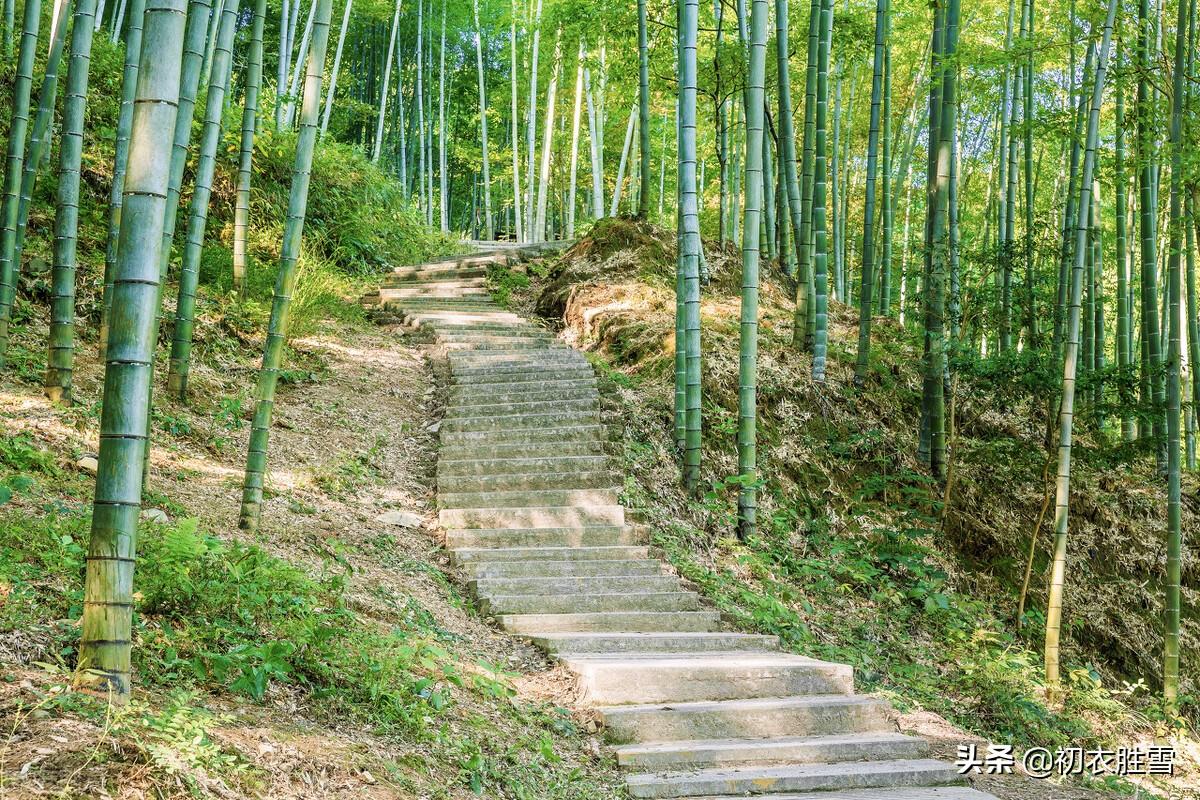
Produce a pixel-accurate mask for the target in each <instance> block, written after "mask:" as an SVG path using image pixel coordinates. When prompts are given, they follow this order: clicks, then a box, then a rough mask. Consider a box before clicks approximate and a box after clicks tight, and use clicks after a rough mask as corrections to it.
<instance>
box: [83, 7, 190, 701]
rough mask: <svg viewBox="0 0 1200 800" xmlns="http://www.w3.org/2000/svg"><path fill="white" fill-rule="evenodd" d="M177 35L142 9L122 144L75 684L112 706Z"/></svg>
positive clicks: (123, 663)
mask: <svg viewBox="0 0 1200 800" xmlns="http://www.w3.org/2000/svg"><path fill="white" fill-rule="evenodd" d="M183 28H184V0H149V2H148V3H147V7H146V14H145V30H144V33H143V38H144V40H145V43H146V46H145V47H144V48H142V54H141V59H140V62H139V67H138V86H137V93H136V99H135V102H134V111H133V124H132V126H131V130H132V133H131V134H130V142H129V160H130V163H132V164H139V165H143V166H144V168H142V169H136V170H133V171H131V172H130V173H129V175H128V177H127V179H126V182H125V189H124V193H125V202H124V213H123V219H122V225H121V238H120V242H119V243H118V246H117V264H116V270H115V274H114V276H113V291H112V298H113V327H112V330H111V331H110V337H109V346H108V353H107V356H106V359H107V360H106V364H105V371H104V390H103V394H102V402H101V415H100V453H99V458H98V460H99V463H100V468H99V470H98V471H97V474H96V491H95V500H94V501H93V505H92V524H91V539H90V541H89V543H88V558H87V566H86V571H85V576H84V590H83V594H84V602H83V624H82V635H81V637H80V644H79V662H78V666H77V667H76V672H75V682H76V684H79V685H84V686H89V687H92V688H94V689H96V690H97V691H103V692H111V693H112V694H113V695H114V696H115V697H116V698H117V699H119V700H123V699H125V698H127V697H128V696H129V689H130V646H131V638H132V622H133V599H134V598H133V568H134V560H135V558H136V557H137V528H138V515H139V512H140V510H141V499H142V462H143V454H144V452H145V450H146V448H147V442H146V441H145V440H146V432H147V431H148V430H149V428H150V420H149V408H150V404H149V394H150V383H151V379H152V377H153V353H154V346H155V343H156V339H155V336H154V332H155V330H156V327H157V326H156V320H157V316H158V308H157V303H158V300H159V296H160V292H159V288H158V281H159V268H158V265H159V260H160V259H159V254H158V248H159V247H161V246H162V241H163V237H162V225H163V220H164V216H165V215H164V210H165V205H166V199H165V196H166V192H167V181H168V177H169V167H168V164H169V159H168V158H167V155H168V151H167V146H166V142H168V141H169V137H170V136H171V133H172V131H173V130H174V128H175V114H176V105H175V104H176V101H177V100H178V97H179V73H180V69H179V66H180V59H181V55H182V46H181V45H182V42H183Z"/></svg>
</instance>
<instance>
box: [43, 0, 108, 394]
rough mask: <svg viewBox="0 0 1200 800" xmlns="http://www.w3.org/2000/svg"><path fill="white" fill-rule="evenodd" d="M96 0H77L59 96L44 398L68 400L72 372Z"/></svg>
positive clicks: (73, 367) (73, 366)
mask: <svg viewBox="0 0 1200 800" xmlns="http://www.w3.org/2000/svg"><path fill="white" fill-rule="evenodd" d="M95 14H96V0H79V1H78V2H77V3H76V5H75V23H74V26H73V27H72V29H71V60H70V62H69V63H68V65H67V84H66V95H65V96H64V97H63V115H62V143H61V144H60V145H59V162H58V203H57V207H56V209H55V214H54V267H53V277H52V279H51V281H52V283H53V298H52V299H51V301H50V344H49V348H48V349H49V352H48V354H47V357H46V380H45V388H46V396H47V397H49V398H50V399H51V400H53V401H56V402H57V401H62V402H70V399H71V376H72V373H73V372H74V369H75V266H76V263H77V260H76V248H77V245H78V242H79V178H80V172H81V171H82V168H83V167H82V165H83V126H84V117H85V114H86V111H87V89H88V72H89V71H90V69H91V63H92V40H93V38H94V36H95V28H94V26H93V25H92V22H93V20H94V18H95Z"/></svg>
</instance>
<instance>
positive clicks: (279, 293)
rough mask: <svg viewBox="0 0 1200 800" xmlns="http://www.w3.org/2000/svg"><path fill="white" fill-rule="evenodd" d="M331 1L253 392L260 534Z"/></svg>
mask: <svg viewBox="0 0 1200 800" xmlns="http://www.w3.org/2000/svg"><path fill="white" fill-rule="evenodd" d="M331 6H332V1H331V0H317V5H316V9H315V10H314V17H315V22H314V24H313V38H312V44H311V47H310V49H309V52H308V68H307V74H306V75H305V79H304V83H305V85H304V103H303V105H302V107H301V109H300V134H299V136H298V138H297V140H296V162H295V166H294V168H293V170H292V190H291V195H290V197H289V199H288V215H287V223H286V225H285V228H284V234H283V247H282V248H281V251H280V255H279V273H278V275H277V276H276V279H275V297H274V300H273V301H272V304H271V318H270V321H269V322H268V324H267V342H266V348H265V350H264V351H263V363H262V369H261V370H260V371H259V373H258V387H257V390H256V392H255V399H256V407H255V410H254V422H253V424H252V427H251V429H250V447H249V452H248V454H247V457H246V476H245V480H244V481H243V483H242V508H241V514H240V519H239V524H240V526H241V527H242V528H243V529H244V530H249V531H256V530H258V526H259V523H260V521H261V518H262V499H263V482H264V478H265V473H266V468H267V443H268V439H269V434H270V429H271V412H272V410H273V408H274V404H275V385H276V384H277V383H278V381H279V372H280V365H281V364H282V361H283V346H284V344H285V342H286V340H287V326H288V314H289V311H290V309H291V302H292V293H293V292H294V291H295V287H296V264H297V262H298V261H299V258H300V245H301V237H302V235H303V233H304V217H305V214H306V211H307V208H308V187H309V181H310V178H311V170H312V160H313V149H314V146H315V144H316V141H317V129H318V126H319V125H320V105H321V77H322V75H321V73H322V71H323V69H324V66H325V51H326V49H327V45H328V42H329V17H330V11H331Z"/></svg>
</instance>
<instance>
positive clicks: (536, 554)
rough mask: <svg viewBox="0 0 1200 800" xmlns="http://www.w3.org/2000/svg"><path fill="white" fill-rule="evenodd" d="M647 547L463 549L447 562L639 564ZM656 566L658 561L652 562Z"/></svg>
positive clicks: (467, 563) (455, 551)
mask: <svg viewBox="0 0 1200 800" xmlns="http://www.w3.org/2000/svg"><path fill="white" fill-rule="evenodd" d="M649 551H650V548H648V547H640V546H637V545H614V546H610V547H506V548H501V549H493V548H484V547H464V548H460V549H458V550H451V551H450V560H451V561H452V562H454V563H455V564H456V565H458V566H461V567H464V568H468V569H469V568H471V567H472V566H474V565H486V564H507V563H511V562H519V563H529V564H534V563H537V562H551V563H561V562H564V561H574V562H576V563H586V562H588V561H641V560H643V559H646V558H648V557H649ZM651 561H652V562H653V563H654V564H655V565H657V564H658V563H659V561H658V560H657V559H651Z"/></svg>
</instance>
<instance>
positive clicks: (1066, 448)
mask: <svg viewBox="0 0 1200 800" xmlns="http://www.w3.org/2000/svg"><path fill="white" fill-rule="evenodd" d="M1118 2H1119V0H1109V3H1108V17H1107V19H1106V20H1105V23H1104V34H1103V37H1102V40H1101V44H1100V50H1099V53H1098V55H1097V57H1096V73H1095V82H1094V86H1093V88H1092V95H1091V101H1090V103H1089V104H1088V108H1089V111H1088V116H1087V140H1086V145H1085V152H1084V156H1083V168H1082V170H1081V172H1082V180H1081V181H1080V184H1079V198H1078V204H1077V207H1076V214H1077V216H1076V221H1075V246H1074V250H1073V253H1074V267H1073V268H1072V270H1071V291H1070V301H1069V302H1070V306H1069V312H1068V319H1067V325H1066V328H1067V330H1066V348H1065V352H1064V357H1063V391H1062V405H1061V409H1060V411H1059V440H1058V480H1057V485H1056V490H1055V506H1054V555H1053V558H1052V561H1051V568H1050V591H1049V599H1048V600H1047V603H1046V648H1045V659H1046V683H1048V684H1049V685H1051V686H1057V685H1058V683H1059V640H1060V631H1061V626H1062V598H1063V584H1064V583H1065V580H1066V569H1067V529H1068V520H1069V511H1070V496H1071V445H1072V434H1073V432H1074V427H1073V426H1074V413H1075V373H1076V366H1077V363H1076V362H1077V360H1078V358H1079V329H1080V316H1081V313H1082V304H1083V271H1084V262H1085V260H1086V258H1087V252H1086V251H1087V247H1086V245H1087V236H1088V227H1089V222H1090V219H1091V208H1090V204H1091V196H1092V189H1091V186H1092V181H1093V179H1094V178H1093V176H1094V174H1095V166H1096V150H1097V146H1098V142H1099V138H1100V108H1101V104H1102V100H1103V96H1104V80H1105V75H1106V72H1107V70H1108V53H1109V47H1110V45H1111V43H1112V29H1113V21H1114V19H1115V17H1116V13H1117V4H1118Z"/></svg>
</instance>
